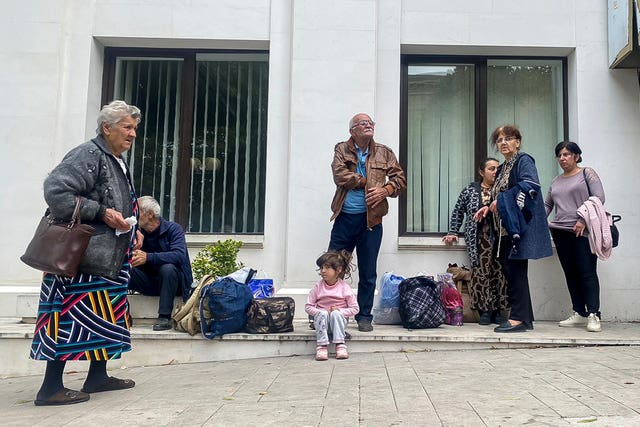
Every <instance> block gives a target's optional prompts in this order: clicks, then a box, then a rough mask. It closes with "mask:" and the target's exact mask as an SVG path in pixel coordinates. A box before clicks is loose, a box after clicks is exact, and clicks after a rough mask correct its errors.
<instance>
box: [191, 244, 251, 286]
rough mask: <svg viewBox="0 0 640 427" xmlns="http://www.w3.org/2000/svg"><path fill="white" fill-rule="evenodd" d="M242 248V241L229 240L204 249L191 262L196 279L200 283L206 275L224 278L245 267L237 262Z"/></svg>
mask: <svg viewBox="0 0 640 427" xmlns="http://www.w3.org/2000/svg"><path fill="white" fill-rule="evenodd" d="M241 246H242V242H241V241H238V240H233V239H227V240H224V241H220V240H218V241H217V242H215V243H213V244H211V245H207V246H205V247H204V248H202V249H201V250H200V251H199V252H198V253H197V254H196V256H195V258H194V259H193V262H191V269H192V270H193V277H194V279H195V280H196V281H200V279H201V278H202V277H203V276H204V275H206V274H211V275H212V276H214V277H223V276H226V275H228V274H231V273H233V272H234V271H236V270H239V269H241V268H242V267H244V264H243V263H242V262H239V261H237V258H238V252H240V247H241Z"/></svg>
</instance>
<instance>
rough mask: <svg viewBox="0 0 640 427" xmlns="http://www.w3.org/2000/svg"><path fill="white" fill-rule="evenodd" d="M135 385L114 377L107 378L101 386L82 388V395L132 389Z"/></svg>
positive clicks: (133, 382) (127, 380) (131, 381)
mask: <svg viewBox="0 0 640 427" xmlns="http://www.w3.org/2000/svg"><path fill="white" fill-rule="evenodd" d="M135 385H136V382H135V381H133V380H129V379H124V380H123V379H120V378H115V377H109V378H108V379H107V380H106V381H105V382H103V383H102V384H100V385H98V386H95V387H86V386H83V387H82V392H83V393H101V392H103V391H114V390H124V389H127V388H132V387H134V386H135Z"/></svg>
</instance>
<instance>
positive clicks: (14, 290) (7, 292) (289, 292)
mask: <svg viewBox="0 0 640 427" xmlns="http://www.w3.org/2000/svg"><path fill="white" fill-rule="evenodd" d="M39 293H40V287H39V286H37V287H36V286H0V313H2V316H5V317H10V318H11V317H17V318H21V319H23V320H24V321H25V322H27V323H29V322H33V321H34V319H35V316H36V313H37V312H38V297H39ZM308 294H309V290H308V289H303V288H282V289H280V290H278V292H277V296H289V297H292V298H293V299H294V301H295V303H296V311H295V317H296V319H300V320H304V319H306V318H307V315H306V313H305V312H304V304H305V303H306V302H307V295H308ZM128 300H129V305H130V310H131V316H132V317H133V318H134V319H137V320H138V321H139V322H138V323H144V324H148V323H150V322H151V321H152V319H156V318H157V317H158V297H153V296H146V295H138V294H135V295H129V296H128ZM177 304H182V297H176V299H175V302H174V307H175V306H176V305H177Z"/></svg>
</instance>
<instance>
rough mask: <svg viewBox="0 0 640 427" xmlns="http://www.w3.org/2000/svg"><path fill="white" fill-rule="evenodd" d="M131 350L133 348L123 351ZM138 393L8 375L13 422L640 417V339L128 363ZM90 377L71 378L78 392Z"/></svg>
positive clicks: (3, 383)
mask: <svg viewBox="0 0 640 427" xmlns="http://www.w3.org/2000/svg"><path fill="white" fill-rule="evenodd" d="M125 358H126V355H125ZM111 374H112V375H115V376H119V377H122V378H133V379H134V380H135V381H136V382H137V385H136V387H135V388H134V389H131V390H123V391H117V392H108V393H98V394H94V395H92V398H91V400H90V401H89V402H87V403H82V404H77V405H70V406H66V407H35V406H34V405H33V398H34V395H35V392H36V391H37V389H38V387H39V385H40V381H41V377H40V376H28V377H18V378H9V379H3V380H0V415H1V421H0V422H1V423H2V425H4V426H8V425H11V426H14V425H15V426H39V425H42V426H44V425H46V426H58V425H59V426H86V425H126V424H129V425H148V426H157V425H176V426H177V425H179V426H203V425H204V426H236V425H238V426H264V425H274V426H279V425H285V426H325V425H326V426H388V425H412V426H423V425H424V426H441V425H443V426H463V425H468V426H506V425H528V426H541V425H553V426H562V425H589V426H624V425H628V426H634V425H635V426H638V425H640V347H638V346H616V347H571V348H534V349H500V350H457V351H434V352H416V353H413V352H404V353H403V352H396V353H362V354H353V355H352V356H351V358H350V359H349V360H344V361H338V360H335V359H330V360H329V361H328V362H316V361H314V360H313V359H312V357H310V356H291V357H279V358H266V359H252V360H238V361H227V362H209V363H193V364H183V365H167V366H156V367H141V368H128V369H119V370H117V371H115V372H111ZM84 376H85V374H84V373H73V372H70V373H68V374H66V375H65V385H66V386H67V387H70V388H74V389H79V388H80V387H81V385H82V382H83V380H84Z"/></svg>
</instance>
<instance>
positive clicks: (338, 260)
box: [316, 249, 351, 279]
mask: <svg viewBox="0 0 640 427" xmlns="http://www.w3.org/2000/svg"><path fill="white" fill-rule="evenodd" d="M316 265H317V266H318V268H321V267H322V266H323V265H327V266H329V267H331V268H333V269H334V270H336V271H337V270H338V269H339V268H341V269H342V271H341V272H340V274H339V275H338V277H340V278H341V279H344V278H345V277H346V278H350V277H351V252H349V251H347V250H345V249H342V250H341V251H327V252H325V253H323V254H322V255H320V258H318V259H317V260H316Z"/></svg>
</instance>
